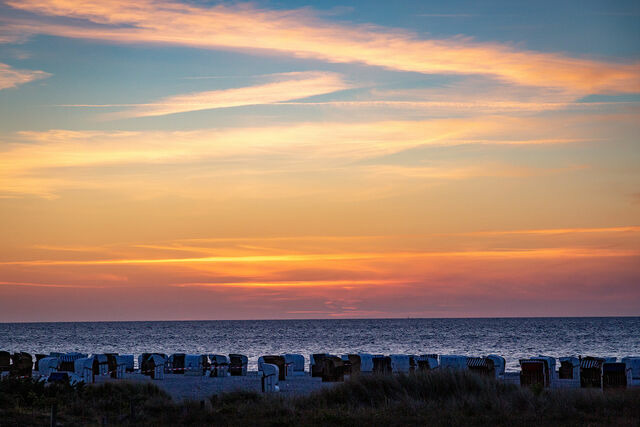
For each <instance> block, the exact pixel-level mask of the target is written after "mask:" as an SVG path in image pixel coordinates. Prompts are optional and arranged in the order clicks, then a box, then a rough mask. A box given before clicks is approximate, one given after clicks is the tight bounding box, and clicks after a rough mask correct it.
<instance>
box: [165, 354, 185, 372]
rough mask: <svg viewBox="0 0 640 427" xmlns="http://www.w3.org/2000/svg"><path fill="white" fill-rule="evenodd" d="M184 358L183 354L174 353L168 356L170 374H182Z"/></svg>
mask: <svg viewBox="0 0 640 427" xmlns="http://www.w3.org/2000/svg"><path fill="white" fill-rule="evenodd" d="M185 357H186V354H184V353H175V354H172V355H171V356H169V369H170V370H171V373H172V374H184V359H185Z"/></svg>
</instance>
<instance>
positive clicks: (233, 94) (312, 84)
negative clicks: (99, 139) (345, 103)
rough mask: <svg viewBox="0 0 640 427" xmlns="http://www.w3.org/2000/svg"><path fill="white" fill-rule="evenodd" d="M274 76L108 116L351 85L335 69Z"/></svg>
mask: <svg viewBox="0 0 640 427" xmlns="http://www.w3.org/2000/svg"><path fill="white" fill-rule="evenodd" d="M276 78H277V81H274V82H270V83H265V84H261V85H256V86H248V87H241V88H233V89H225V90H213V91H206V92H194V93H189V94H184V95H173V96H169V97H166V98H163V99H160V100H158V101H156V102H152V103H149V104H138V105H135V106H133V107H132V108H131V109H130V110H128V111H123V112H119V113H113V114H109V115H107V117H108V118H120V117H124V118H127V117H149V116H164V115H168V114H176V113H184V112H188V111H199V110H211V109H216V108H229V107H239V106H246V105H264V104H274V103H279V102H282V101H289V100H294V99H303V98H308V97H311V96H315V95H323V94H327V93H331V92H336V91H339V90H343V89H348V88H350V86H349V85H348V84H347V83H346V82H344V81H343V80H342V78H341V77H340V76H339V75H338V74H335V73H327V72H313V71H311V72H294V73H283V74H280V75H278V76H276Z"/></svg>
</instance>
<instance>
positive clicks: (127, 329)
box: [0, 317, 640, 370]
mask: <svg viewBox="0 0 640 427" xmlns="http://www.w3.org/2000/svg"><path fill="white" fill-rule="evenodd" d="M0 350H9V351H12V352H13V351H27V352H29V353H31V354H35V353H48V352H51V351H63V352H66V351H79V352H83V353H104V352H117V353H121V354H131V353H133V354H135V355H138V354H140V353H143V352H162V353H168V354H170V353H207V354H211V353H218V354H228V353H243V354H246V355H247V356H249V368H250V369H256V364H257V359H258V356H260V355H263V354H274V353H275V354H278V353H302V354H304V355H305V357H308V355H309V354H310V353H323V352H329V353H336V354H341V353H351V352H367V353H384V354H391V353H407V354H424V353H438V354H462V355H486V354H489V353H495V354H499V355H502V356H503V357H505V358H506V360H507V368H508V369H512V370H516V369H517V367H518V359H519V358H522V357H527V356H535V355H538V354H544V355H550V356H555V357H560V356H569V355H593V356H615V357H624V356H640V317H607V318H593V317H592V318H508V319H362V320H257V321H251V320H245V321H185V322H74V323H0Z"/></svg>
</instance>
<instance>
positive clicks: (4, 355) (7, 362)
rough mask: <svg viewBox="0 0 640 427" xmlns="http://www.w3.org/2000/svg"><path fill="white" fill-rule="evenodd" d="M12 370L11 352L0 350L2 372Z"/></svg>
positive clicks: (0, 370) (0, 368)
mask: <svg viewBox="0 0 640 427" xmlns="http://www.w3.org/2000/svg"><path fill="white" fill-rule="evenodd" d="M9 371H11V353H9V352H8V351H0V372H9Z"/></svg>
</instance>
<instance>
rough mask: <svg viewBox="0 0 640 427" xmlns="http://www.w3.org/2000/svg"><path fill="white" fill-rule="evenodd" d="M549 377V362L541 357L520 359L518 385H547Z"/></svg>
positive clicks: (548, 384)
mask: <svg viewBox="0 0 640 427" xmlns="http://www.w3.org/2000/svg"><path fill="white" fill-rule="evenodd" d="M550 384H551V379H550V375H549V363H548V362H547V361H546V360H543V359H521V360H520V385H521V386H523V387H531V386H535V385H538V386H541V387H549V386H550Z"/></svg>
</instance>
